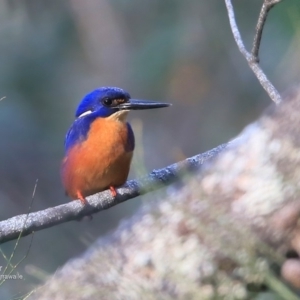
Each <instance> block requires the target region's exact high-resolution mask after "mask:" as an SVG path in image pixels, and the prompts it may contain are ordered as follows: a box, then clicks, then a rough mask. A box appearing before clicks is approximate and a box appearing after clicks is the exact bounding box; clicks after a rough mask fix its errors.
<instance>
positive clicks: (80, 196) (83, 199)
mask: <svg viewBox="0 0 300 300" xmlns="http://www.w3.org/2000/svg"><path fill="white" fill-rule="evenodd" d="M76 195H77V198H78V199H79V200H80V201H81V203H82V205H86V204H87V200H86V199H85V198H84V197H83V196H82V194H81V192H80V191H77V193H76Z"/></svg>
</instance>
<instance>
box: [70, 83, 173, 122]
mask: <svg viewBox="0 0 300 300" xmlns="http://www.w3.org/2000/svg"><path fill="white" fill-rule="evenodd" d="M169 105H170V104H168V103H161V102H154V101H145V100H136V99H131V97H130V95H129V93H127V92H126V91H124V90H123V89H120V88H117V87H102V88H99V89H96V90H94V91H93V92H91V93H89V94H87V95H86V96H85V97H84V98H83V99H82V101H81V103H80V104H79V106H78V108H77V111H76V114H75V117H76V118H84V117H87V116H90V115H91V116H93V117H102V118H106V117H110V116H112V117H114V118H116V119H121V120H123V119H122V118H125V117H126V115H127V113H128V111H129V110H141V109H151V108H160V107H166V106H169Z"/></svg>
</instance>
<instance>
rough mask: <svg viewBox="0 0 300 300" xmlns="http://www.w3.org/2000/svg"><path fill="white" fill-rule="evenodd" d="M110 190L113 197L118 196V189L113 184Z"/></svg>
mask: <svg viewBox="0 0 300 300" xmlns="http://www.w3.org/2000/svg"><path fill="white" fill-rule="evenodd" d="M109 190H110V192H111V195H112V196H113V197H116V196H117V191H116V189H115V188H114V187H113V186H112V185H111V186H110V187H109Z"/></svg>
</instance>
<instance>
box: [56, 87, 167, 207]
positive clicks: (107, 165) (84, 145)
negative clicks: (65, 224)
mask: <svg viewBox="0 0 300 300" xmlns="http://www.w3.org/2000/svg"><path fill="white" fill-rule="evenodd" d="M167 106H170V104H169V103H162V102H155V101H145V100H137V99H131V97H130V95H129V93H128V92H126V91H124V90H123V89H120V88H117V87H101V88H98V89H96V90H94V91H92V92H90V93H89V94H87V95H86V96H85V97H84V98H83V99H82V101H81V102H80V104H79V106H78V107H77V110H76V113H75V121H74V122H73V124H72V125H71V127H70V129H69V130H68V132H67V134H66V138H65V157H64V159H63V161H62V165H61V177H62V182H63V185H64V188H65V191H66V194H67V195H68V196H69V197H71V198H72V199H79V200H80V201H81V202H82V204H86V203H87V202H86V197H87V196H89V195H92V194H95V193H97V192H101V191H103V190H106V189H110V191H111V195H112V196H113V197H116V195H117V192H116V187H118V186H120V185H122V184H124V183H125V182H126V180H127V177H128V173H129V168H130V163H131V159H132V155H133V150H134V147H135V140H134V134H133V131H132V128H131V126H130V124H129V123H128V122H127V120H126V119H127V115H128V113H129V111H130V110H141V109H152V108H161V107H167Z"/></svg>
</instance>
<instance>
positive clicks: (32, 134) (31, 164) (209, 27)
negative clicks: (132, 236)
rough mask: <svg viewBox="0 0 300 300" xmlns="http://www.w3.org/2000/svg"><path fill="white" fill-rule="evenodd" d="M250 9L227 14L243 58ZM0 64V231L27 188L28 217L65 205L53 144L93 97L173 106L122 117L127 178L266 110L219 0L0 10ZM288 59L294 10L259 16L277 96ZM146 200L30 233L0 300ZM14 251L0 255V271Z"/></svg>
mask: <svg viewBox="0 0 300 300" xmlns="http://www.w3.org/2000/svg"><path fill="white" fill-rule="evenodd" d="M261 3H262V1H261V0H253V1H246V0H244V1H234V2H233V4H234V5H235V10H236V15H237V21H238V24H239V25H240V29H241V32H242V35H243V38H244V41H245V43H246V45H247V47H248V49H250V47H251V43H252V39H253V35H254V32H255V24H256V20H257V16H258V13H259V10H260V6H261ZM0 53H1V55H0V98H2V97H5V99H3V100H2V101H0V140H1V141H2V142H1V146H0V199H1V200H0V201H1V210H0V217H1V220H4V219H6V218H9V217H12V216H15V215H18V214H23V213H26V212H27V211H28V207H29V205H30V202H31V196H32V192H33V189H34V185H35V182H36V180H37V179H38V180H39V181H38V186H37V190H36V193H35V197H34V202H33V208H32V210H33V211H36V210H41V209H45V208H48V207H51V206H55V205H59V204H62V203H66V202H67V201H70V200H69V199H68V198H66V197H65V196H64V190H63V188H62V186H61V183H60V175H59V168H60V162H61V159H62V157H63V155H64V147H63V142H64V137H65V133H66V131H67V130H68V128H69V126H70V124H71V123H72V122H73V120H74V111H75V109H76V107H77V105H78V103H79V102H80V100H81V98H82V97H83V96H84V95H85V94H86V93H88V92H90V91H91V90H93V89H95V88H96V87H100V86H118V87H121V88H124V89H125V90H127V91H128V92H129V93H130V94H131V96H132V97H134V98H140V99H148V100H157V101H169V102H172V103H173V106H172V107H170V108H168V109H160V110H153V111H145V112H132V113H131V115H130V121H131V122H132V124H133V127H134V130H135V132H136V138H137V149H136V156H135V159H134V162H133V168H132V171H131V173H130V178H135V177H137V176H140V175H141V174H143V172H148V171H151V170H152V169H154V168H161V167H164V166H166V165H168V164H171V163H174V162H176V161H178V160H181V159H184V158H185V157H188V156H192V155H195V154H197V153H200V152H203V151H206V150H208V149H210V148H212V147H215V146H217V145H219V144H221V143H224V142H227V141H228V140H230V139H232V138H234V137H235V136H236V135H237V134H238V133H239V132H240V131H241V130H242V129H243V128H244V127H245V126H246V125H247V124H249V123H250V122H252V121H254V120H255V119H257V118H258V117H259V115H261V113H262V112H263V110H264V108H265V107H267V106H268V105H270V104H271V101H270V99H268V97H267V95H266V93H265V92H264V90H263V89H262V88H261V87H260V85H259V84H258V81H257V79H256V78H255V77H254V75H253V74H252V72H251V71H250V69H249V68H248V66H247V63H246V61H245V59H244V58H243V57H242V56H241V54H240V53H239V51H238V49H237V46H236V45H235V43H234V40H233V38H232V34H231V31H230V28H229V24H228V17H227V12H226V9H225V4H224V1H220V0H210V1H206V0H187V1H180V0H164V1H161V0H144V1H138V0H88V1H80V0H66V1H59V0H52V1H39V0H27V1H22V2H21V1H17V0H9V1H5V0H2V1H0ZM299 53H300V6H299V1H298V0H288V1H283V2H282V3H280V4H279V5H277V6H276V7H275V8H274V9H273V10H272V11H271V13H270V15H269V19H268V21H267V24H266V27H265V31H264V35H263V40H262V48H261V52H260V58H261V65H262V67H263V69H264V70H265V71H266V74H267V75H268V77H269V78H270V79H271V80H272V82H273V83H274V84H275V86H276V87H277V88H278V90H279V91H280V92H281V93H284V92H285V91H286V90H288V89H289V88H291V87H292V86H293V85H295V84H298V82H299V73H300V66H299V64H300V59H299ZM157 197H158V194H157V193H153V194H151V195H148V196H146V197H143V198H137V199H134V200H130V201H128V202H126V203H123V204H121V205H118V206H117V207H114V208H111V209H109V210H107V211H103V212H101V213H99V214H97V215H95V216H94V218H93V220H92V221H90V222H71V223H67V224H63V225H60V226H56V227H54V228H50V229H47V230H43V231H40V232H37V233H36V234H35V235H34V237H33V242H32V245H31V247H30V249H29V253H28V256H27V257H26V259H25V260H24V261H22V262H21V263H20V264H19V265H18V267H17V268H16V269H15V270H14V271H13V273H12V274H16V273H17V272H18V273H19V274H21V275H22V276H23V280H7V281H6V282H4V283H2V284H1V288H0V298H1V299H12V298H18V297H22V296H24V295H25V294H26V293H27V292H29V291H31V290H32V289H33V288H34V285H36V284H41V283H43V281H44V280H45V279H46V278H47V276H50V275H51V274H52V273H53V272H55V270H56V269H57V268H59V267H61V266H62V265H63V264H64V263H65V262H66V261H68V260H69V259H71V258H72V257H74V256H76V255H79V254H80V253H82V252H83V251H84V250H85V249H87V248H88V247H89V246H90V245H91V244H92V243H93V242H94V241H95V240H96V239H97V238H98V237H99V236H101V235H104V234H106V233H108V232H109V231H110V230H112V229H114V228H115V227H116V226H117V225H118V223H119V222H120V220H122V219H124V218H126V217H128V216H130V215H132V214H133V213H134V212H135V211H136V210H137V209H138V207H139V206H140V205H141V203H143V202H147V201H151V199H154V198H157ZM29 245H30V237H26V238H23V239H21V240H20V242H19V244H18V246H17V249H16V251H15V254H14V257H13V258H12V260H11V263H12V264H16V263H18V262H19V261H20V260H21V259H22V257H23V256H24V255H25V254H26V252H27V250H28V248H29ZM14 246H15V242H10V243H6V244H4V245H2V246H1V250H2V254H0V266H4V267H5V266H6V264H7V259H8V258H9V256H10V254H11V253H12V251H13V248H14ZM5 256H6V257H7V258H5ZM4 267H3V269H4ZM3 269H2V272H3Z"/></svg>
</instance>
